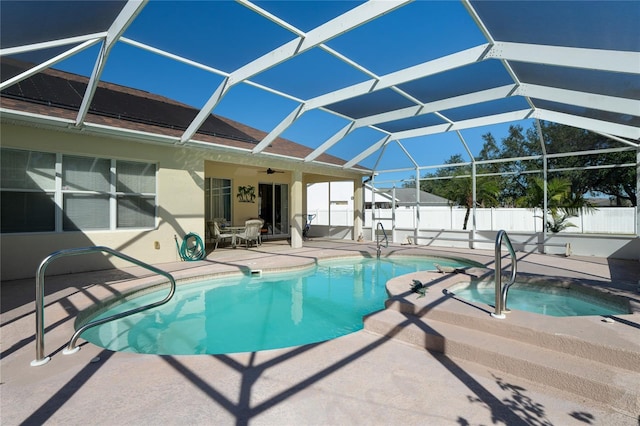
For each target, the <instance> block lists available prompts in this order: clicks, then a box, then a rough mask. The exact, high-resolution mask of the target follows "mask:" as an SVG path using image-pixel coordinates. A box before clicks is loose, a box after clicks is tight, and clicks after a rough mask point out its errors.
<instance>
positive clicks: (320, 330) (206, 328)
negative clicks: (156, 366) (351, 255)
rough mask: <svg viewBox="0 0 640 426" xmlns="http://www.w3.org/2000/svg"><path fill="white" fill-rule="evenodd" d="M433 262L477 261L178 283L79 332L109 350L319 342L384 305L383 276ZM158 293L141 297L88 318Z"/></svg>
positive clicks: (371, 262) (359, 262) (205, 349)
mask: <svg viewBox="0 0 640 426" xmlns="http://www.w3.org/2000/svg"><path fill="white" fill-rule="evenodd" d="M434 262H435V263H438V264H440V265H443V266H453V267H456V268H461V267H465V266H477V265H476V264H473V263H470V262H466V261H462V260H455V259H443V258H425V257H408V256H407V257H395V258H387V259H380V260H378V259H360V258H356V259H346V260H339V261H338V260H332V261H323V262H320V263H319V264H318V265H317V266H315V267H312V268H309V269H305V270H303V271H296V272H291V273H278V274H264V275H263V276H262V277H250V276H243V277H235V278H224V279H212V280H207V281H202V282H197V283H192V284H184V285H180V286H178V289H177V291H176V294H175V296H174V297H173V299H172V300H171V301H170V302H168V303H167V304H165V305H163V306H160V307H158V308H156V309H152V310H149V311H145V312H141V313H138V314H135V315H132V316H129V317H126V318H122V319H120V320H116V321H112V322H109V323H106V324H103V325H100V326H97V327H95V328H92V329H89V330H87V331H85V332H84V333H83V334H82V337H83V338H84V339H86V340H88V341H90V342H91V343H93V344H95V345H97V346H101V347H104V348H107V349H111V350H114V351H127V352H136V353H152V354H164V355H186V354H222V353H234V352H253V351H259V350H266V349H276V348H282V347H288V346H296V345H302V344H308V343H315V342H321V341H325V340H329V339H333V338H336V337H339V336H343V335H345V334H349V333H352V332H354V331H357V330H360V329H362V327H363V322H362V317H363V316H365V315H367V314H369V313H372V312H375V311H377V310H380V309H383V308H384V301H385V300H386V299H387V292H386V288H385V284H386V282H387V281H388V280H389V279H391V278H393V277H395V276H399V275H404V274H408V273H411V272H416V271H423V270H434V269H435V267H434V265H433V264H434ZM164 292H166V290H164ZM162 297H163V295H158V294H157V293H156V294H154V293H150V294H145V295H143V296H140V297H137V298H134V299H132V300H129V301H127V302H125V303H122V304H119V305H118V306H114V307H112V308H111V309H108V310H107V311H105V312H102V313H100V315H98V316H95V317H94V318H93V319H97V318H103V317H106V316H109V315H113V314H115V313H118V312H123V311H125V310H128V309H132V308H135V307H138V306H141V305H144V304H146V303H149V302H152V301H155V300H159V299H161V298H162ZM88 321H89V319H87V320H85V321H84V323H86V322H88ZM79 325H81V324H79ZM79 325H78V326H79Z"/></svg>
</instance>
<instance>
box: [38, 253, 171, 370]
mask: <svg viewBox="0 0 640 426" xmlns="http://www.w3.org/2000/svg"><path fill="white" fill-rule="evenodd" d="M96 252H106V253H109V254H111V255H113V256H116V257H119V258H120V259H124V260H127V261H129V262H131V263H133V264H135V265H138V266H141V267H143V268H145V269H148V270H150V271H152V272H155V273H157V274H160V275H163V276H165V277H167V278H168V279H169V282H170V283H171V288H170V290H169V294H168V295H167V297H165V298H164V299H163V300H161V301H158V302H154V303H151V304H149V305H145V306H140V307H137V308H134V309H131V310H128V311H126V312H121V313H119V314H115V315H112V316H110V317H107V318H102V319H100V320H96V321H92V322H89V323H87V324H85V325H84V326H82V327H80V328H79V329H78V330H77V331H76V332H75V333H74V334H73V336H72V337H71V340H70V341H69V344H68V346H67V348H66V349H65V350H64V353H65V354H69V353H74V352H77V351H78V349H80V347H76V346H75V344H76V341H77V340H78V337H80V334H82V333H83V332H84V331H86V330H87V329H89V328H92V327H95V326H97V325H100V324H104V323H106V322H109V321H113V320H116V319H119V318H122V317H125V316H129V315H132V314H135V313H138V312H142V311H145V310H147V309H151V308H155V307H157V306H160V305H163V304H165V303H167V302H168V301H169V300H170V299H171V298H172V297H173V295H174V293H175V291H176V281H175V279H174V278H173V276H172V275H171V274H170V273H168V272H165V271H163V270H161V269H158V268H156V267H155V266H151V265H149V264H147V263H144V262H142V261H140V260H138V259H134V258H133V257H130V256H127V255H126V254H123V253H120V252H117V251H115V250H112V249H110V248H109V247H100V246H95V247H79V248H73V249H65V250H60V251H57V252H54V253H52V254H50V255H49V256H47V257H46V258H45V259H44V260H43V261H42V263H40V266H39V267H38V272H37V274H36V359H35V360H33V361H31V365H32V366H34V367H35V366H38V365H44V364H46V363H47V362H49V359H50V358H49V357H45V356H44V273H45V270H46V269H47V266H48V265H49V263H51V262H52V261H53V260H55V259H58V258H60V257H65V256H77V255H80V254H89V253H96Z"/></svg>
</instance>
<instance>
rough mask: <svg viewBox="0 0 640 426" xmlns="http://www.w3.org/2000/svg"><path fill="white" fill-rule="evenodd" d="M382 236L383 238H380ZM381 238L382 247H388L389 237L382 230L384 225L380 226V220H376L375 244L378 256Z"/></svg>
mask: <svg viewBox="0 0 640 426" xmlns="http://www.w3.org/2000/svg"><path fill="white" fill-rule="evenodd" d="M380 236H382V237H383V238H380ZM381 240H383V241H384V242H385V244H384V247H385V248H387V247H389V238H388V237H387V231H385V230H384V226H382V222H378V225H377V226H376V245H377V251H376V253H377V256H378V258H380V251H381V250H380V245H381V244H380V241H381Z"/></svg>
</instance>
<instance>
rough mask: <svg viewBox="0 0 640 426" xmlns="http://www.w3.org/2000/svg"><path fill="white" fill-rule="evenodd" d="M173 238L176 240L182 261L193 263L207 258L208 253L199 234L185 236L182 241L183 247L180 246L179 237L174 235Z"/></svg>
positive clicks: (191, 233)
mask: <svg viewBox="0 0 640 426" xmlns="http://www.w3.org/2000/svg"><path fill="white" fill-rule="evenodd" d="M173 238H174V239H175V240H176V248H177V249H178V253H179V254H180V258H181V259H182V260H185V261H189V262H192V261H195V260H202V259H204V258H205V256H206V254H207V253H206V251H205V248H204V243H203V242H202V238H200V236H199V235H198V234H194V233H193V232H190V233H188V234H187V235H185V236H184V238H183V240H182V245H179V244H178V237H176V236H175V235H174V236H173Z"/></svg>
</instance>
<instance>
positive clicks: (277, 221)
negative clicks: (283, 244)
mask: <svg viewBox="0 0 640 426" xmlns="http://www.w3.org/2000/svg"><path fill="white" fill-rule="evenodd" d="M258 197H259V198H258V200H259V203H260V205H259V211H260V218H262V219H263V220H264V224H265V227H266V228H267V232H268V235H273V236H281V237H283V236H288V235H289V185H287V184H283V183H261V184H259V185H258Z"/></svg>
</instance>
